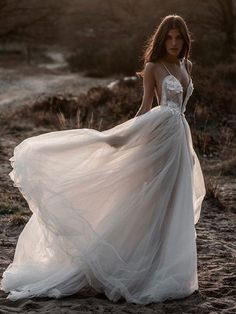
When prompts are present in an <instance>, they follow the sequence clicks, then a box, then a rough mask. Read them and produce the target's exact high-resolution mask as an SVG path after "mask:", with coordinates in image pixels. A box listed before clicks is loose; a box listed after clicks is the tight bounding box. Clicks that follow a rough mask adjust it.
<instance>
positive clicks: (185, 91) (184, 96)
mask: <svg viewBox="0 0 236 314" xmlns="http://www.w3.org/2000/svg"><path fill="white" fill-rule="evenodd" d="M168 76H172V77H173V78H175V79H176V80H177V81H178V82H179V84H180V86H181V87H182V90H183V103H184V102H185V98H186V97H187V94H188V89H189V86H190V83H191V81H192V79H191V76H189V80H188V84H187V87H186V89H185V90H184V87H183V85H182V84H181V82H180V80H179V79H177V77H176V76H174V75H173V74H171V73H169V74H168V75H166V76H165V77H164V80H165V79H166V78H167V77H168ZM164 80H163V82H164Z"/></svg>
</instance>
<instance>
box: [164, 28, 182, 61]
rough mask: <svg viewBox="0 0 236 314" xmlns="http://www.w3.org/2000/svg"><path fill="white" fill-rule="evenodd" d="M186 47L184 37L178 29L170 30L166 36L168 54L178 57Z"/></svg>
mask: <svg viewBox="0 0 236 314" xmlns="http://www.w3.org/2000/svg"><path fill="white" fill-rule="evenodd" d="M183 45H184V40H183V37H182V36H181V33H180V31H179V30H178V29H177V28H173V29H170V30H169V32H168V33H167V35H166V40H165V48H166V53H167V54H169V55H171V56H172V57H178V56H179V53H180V51H181V50H182V48H183Z"/></svg>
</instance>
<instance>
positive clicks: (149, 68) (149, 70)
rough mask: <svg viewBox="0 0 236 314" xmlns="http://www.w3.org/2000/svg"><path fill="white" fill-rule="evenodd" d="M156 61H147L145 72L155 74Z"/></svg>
mask: <svg viewBox="0 0 236 314" xmlns="http://www.w3.org/2000/svg"><path fill="white" fill-rule="evenodd" d="M154 68H155V63H153V62H147V63H146V64H145V67H144V73H148V74H153V71H154Z"/></svg>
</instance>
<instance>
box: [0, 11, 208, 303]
mask: <svg viewBox="0 0 236 314" xmlns="http://www.w3.org/2000/svg"><path fill="white" fill-rule="evenodd" d="M189 50H190V37H189V33H188V30H187V26H186V24H185V22H184V20H183V19H182V18H181V17H179V16H176V15H171V16H167V17H166V18H164V19H163V21H162V22H161V24H160V25H159V27H158V28H157V30H156V32H155V33H154V35H153V36H152V37H151V39H150V41H149V44H148V46H147V48H146V51H145V55H144V65H145V66H144V70H143V71H142V72H141V73H139V74H140V75H141V76H143V78H144V80H143V82H144V95H143V101H142V104H141V106H140V108H139V110H138V112H137V114H136V116H135V117H134V118H132V119H130V120H128V121H126V122H124V123H122V124H119V125H117V126H115V127H114V128H111V129H108V130H105V131H103V132H99V131H96V130H93V129H85V128H83V129H75V130H67V131H57V132H50V133H46V134H43V135H39V136H35V137H31V138H28V139H26V140H24V141H23V142H22V143H21V144H19V145H18V146H17V147H16V148H15V150H14V156H13V157H12V158H11V159H10V160H11V162H12V166H13V170H12V172H11V173H10V177H11V178H12V180H13V181H14V184H15V186H17V187H18V188H19V189H20V191H21V192H22V194H23V196H24V197H25V199H26V200H27V202H28V204H29V207H30V209H31V211H32V213H33V215H32V216H31V218H30V220H29V221H28V223H27V224H26V226H25V228H24V230H23V231H22V233H21V235H20V237H19V240H18V243H17V247H16V251H15V256H14V260H13V262H12V264H11V265H10V266H9V267H8V268H7V270H6V271H5V272H4V274H3V279H2V282H1V285H2V289H3V290H4V291H5V292H10V294H9V295H8V298H9V299H11V300H17V299H20V298H25V297H34V296H49V297H55V298H59V297H62V296H66V295H70V294H73V293H76V292H78V291H79V290H80V289H81V288H82V287H84V286H86V285H88V284H89V285H91V286H92V287H94V288H95V289H96V290H97V291H99V292H103V293H105V295H106V296H107V297H108V298H109V299H110V300H112V301H114V302H116V301H118V300H119V299H120V298H122V297H123V298H124V299H125V300H126V301H127V302H132V303H137V304H148V303H150V302H158V301H164V300H166V299H173V298H174V299H175V298H182V297H186V296H188V295H190V294H191V293H192V292H193V291H195V290H197V289H198V278H197V252H196V232H195V224H196V223H197V221H198V219H199V215H200V210H201V203H202V200H203V198H204V195H205V186H204V180H203V176H202V171H201V167H200V164H199V160H198V158H197V156H196V154H195V152H194V149H193V146H192V139H191V134H190V130H189V126H188V123H187V121H186V119H185V116H184V111H185V108H186V104H187V101H188V99H189V97H190V95H191V93H192V91H193V85H192V80H191V77H190V72H191V67H192V64H191V62H190V61H188V59H187V57H188V54H189ZM154 95H156V97H157V100H158V104H159V105H158V106H156V107H154V108H152V109H151V106H152V101H153V97H154Z"/></svg>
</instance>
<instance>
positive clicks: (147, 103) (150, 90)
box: [135, 62, 155, 117]
mask: <svg viewBox="0 0 236 314" xmlns="http://www.w3.org/2000/svg"><path fill="white" fill-rule="evenodd" d="M154 66H155V65H154V63H152V62H147V63H146V65H145V68H144V76H143V99H142V104H141V106H140V108H139V110H138V112H137V113H136V115H135V117H137V116H139V115H140V114H143V113H145V112H147V111H149V110H150V109H151V108H152V102H153V98H154V93H155V77H154V73H153V68H154Z"/></svg>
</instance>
